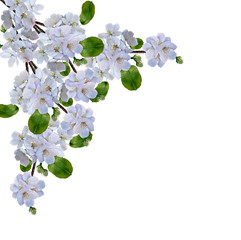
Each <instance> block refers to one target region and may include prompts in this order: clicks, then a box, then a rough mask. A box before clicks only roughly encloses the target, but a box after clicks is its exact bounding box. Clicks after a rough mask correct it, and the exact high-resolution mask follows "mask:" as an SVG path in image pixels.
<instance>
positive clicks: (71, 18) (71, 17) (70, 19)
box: [62, 12, 79, 27]
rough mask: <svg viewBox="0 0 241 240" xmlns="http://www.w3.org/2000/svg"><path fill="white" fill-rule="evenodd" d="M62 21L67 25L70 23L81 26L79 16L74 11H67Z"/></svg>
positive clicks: (70, 24)
mask: <svg viewBox="0 0 241 240" xmlns="http://www.w3.org/2000/svg"><path fill="white" fill-rule="evenodd" d="M62 21H63V23H64V24H65V25H69V26H72V27H76V26H79V16H78V15H76V14H73V13H70V12H69V13H67V14H66V15H65V16H64V17H63V18H62Z"/></svg>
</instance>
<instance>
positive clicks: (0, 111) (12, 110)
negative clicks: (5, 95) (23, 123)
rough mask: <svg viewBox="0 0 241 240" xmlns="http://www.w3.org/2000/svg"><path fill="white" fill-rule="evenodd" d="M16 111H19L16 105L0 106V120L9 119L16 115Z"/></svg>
mask: <svg viewBox="0 0 241 240" xmlns="http://www.w3.org/2000/svg"><path fill="white" fill-rule="evenodd" d="M18 111H19V108H18V106H16V105H12V104H9V105H4V104H0V117H1V118H10V117H12V116H13V115H15V114H17V112H18Z"/></svg>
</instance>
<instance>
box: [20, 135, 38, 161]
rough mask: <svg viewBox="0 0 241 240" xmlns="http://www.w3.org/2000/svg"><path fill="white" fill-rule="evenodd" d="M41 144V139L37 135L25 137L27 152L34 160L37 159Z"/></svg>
mask: <svg viewBox="0 0 241 240" xmlns="http://www.w3.org/2000/svg"><path fill="white" fill-rule="evenodd" d="M40 145H41V142H40V140H39V139H38V138H37V135H32V136H30V135H28V136H26V138H25V139H24V147H25V148H26V152H27V153H28V155H29V156H30V157H31V159H32V160H33V162H35V161H37V157H36V152H37V150H38V148H39V146H40Z"/></svg>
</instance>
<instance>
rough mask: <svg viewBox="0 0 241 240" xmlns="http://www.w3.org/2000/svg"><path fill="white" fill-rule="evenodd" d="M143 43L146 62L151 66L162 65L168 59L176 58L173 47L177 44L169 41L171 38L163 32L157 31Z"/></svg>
mask: <svg viewBox="0 0 241 240" xmlns="http://www.w3.org/2000/svg"><path fill="white" fill-rule="evenodd" d="M146 41H147V42H146V43H145V44H144V45H143V49H144V50H145V51H146V57H147V59H148V64H149V65H150V66H151V67H155V66H156V65H158V66H159V67H162V66H163V65H164V64H165V63H166V61H167V60H168V59H170V60H174V59H176V56H177V55H176V53H175V51H174V50H175V49H176V48H177V46H176V45H175V44H173V43H172V42H171V39H170V38H168V37H165V35H164V34H163V33H159V34H158V35H157V36H156V37H149V38H147V40H146Z"/></svg>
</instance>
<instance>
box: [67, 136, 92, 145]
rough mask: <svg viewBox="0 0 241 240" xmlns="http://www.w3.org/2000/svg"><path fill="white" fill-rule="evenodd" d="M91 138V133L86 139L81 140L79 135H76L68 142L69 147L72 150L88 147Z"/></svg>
mask: <svg viewBox="0 0 241 240" xmlns="http://www.w3.org/2000/svg"><path fill="white" fill-rule="evenodd" d="M92 136H93V135H92V133H91V132H90V134H89V136H88V137H87V138H81V137H80V135H77V136H75V137H73V138H72V139H71V140H70V143H69V145H70V147H72V148H82V147H87V146H88V145H89V142H90V141H91V140H92Z"/></svg>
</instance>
